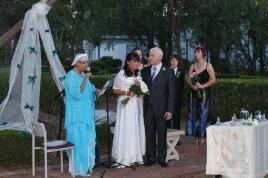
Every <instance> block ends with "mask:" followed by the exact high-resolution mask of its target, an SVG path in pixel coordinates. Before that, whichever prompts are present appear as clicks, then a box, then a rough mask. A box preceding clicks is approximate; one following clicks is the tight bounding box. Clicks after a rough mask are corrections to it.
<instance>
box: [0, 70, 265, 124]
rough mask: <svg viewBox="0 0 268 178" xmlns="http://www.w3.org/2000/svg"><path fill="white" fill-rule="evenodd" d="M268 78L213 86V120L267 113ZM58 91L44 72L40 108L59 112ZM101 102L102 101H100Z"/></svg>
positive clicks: (0, 95) (2, 78)
mask: <svg viewBox="0 0 268 178" xmlns="http://www.w3.org/2000/svg"><path fill="white" fill-rule="evenodd" d="M108 78H109V75H97V76H93V77H92V79H91V80H92V83H94V84H95V85H96V87H97V88H101V87H102V86H103V84H104V83H105V81H106V80H107V79H108ZM7 81H8V75H0V88H1V91H0V100H1V101H2V100H3V99H4V97H5V95H6V92H7V89H8V86H7V84H8V82H7ZM267 88H268V78H267V77H260V76H257V77H256V76H255V78H253V76H244V77H241V78H239V79H218V80H217V83H216V85H215V86H214V87H213V89H212V120H215V117H216V115H217V114H219V115H220V116H221V117H222V118H225V119H229V117H230V116H231V115H232V114H233V113H234V112H236V113H237V114H239V111H240V109H241V108H242V107H243V108H246V109H248V110H249V111H250V112H253V111H255V110H257V109H259V110H262V111H264V112H266V113H267V111H268V92H267ZM189 91H190V89H189V87H186V91H185V93H184V99H183V100H184V101H183V106H184V107H183V117H184V118H187V110H188V109H187V103H188V99H189ZM57 95H58V90H57V88H56V85H55V83H54V81H53V79H52V77H51V74H50V72H44V73H43V75H42V83H41V95H40V108H41V110H42V111H44V112H47V113H50V114H55V115H59V107H60V105H59V103H58V101H57V100H55V97H56V96H57ZM99 102H102V100H100V101H99ZM97 104H98V103H97Z"/></svg>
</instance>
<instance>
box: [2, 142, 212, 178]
mask: <svg viewBox="0 0 268 178" xmlns="http://www.w3.org/2000/svg"><path fill="white" fill-rule="evenodd" d="M181 142H182V145H180V146H177V150H178V152H179V153H180V160H179V161H170V162H169V167H168V168H162V167H160V166H159V165H158V164H155V165H153V166H150V167H145V166H137V167H135V168H136V170H135V171H133V170H131V169H128V168H123V169H122V168H115V169H111V170H107V171H106V173H105V175H104V178H212V176H206V175H205V166H206V147H205V146H194V145H192V144H191V139H190V138H188V137H183V138H182V140H181ZM67 170H68V168H67V165H65V168H64V171H65V173H64V174H61V173H60V168H59V166H58V165H56V166H50V169H49V171H48V173H49V178H70V176H69V175H68V174H67ZM103 170H104V169H103V168H101V167H99V168H96V169H95V170H94V174H93V176H92V178H100V177H101V174H102V173H103ZM8 173H9V174H8ZM0 177H1V178H31V177H32V175H31V169H30V168H28V169H23V170H16V171H12V172H11V171H8V170H6V171H2V172H1V173H0ZM42 177H43V168H38V169H37V175H36V178H42Z"/></svg>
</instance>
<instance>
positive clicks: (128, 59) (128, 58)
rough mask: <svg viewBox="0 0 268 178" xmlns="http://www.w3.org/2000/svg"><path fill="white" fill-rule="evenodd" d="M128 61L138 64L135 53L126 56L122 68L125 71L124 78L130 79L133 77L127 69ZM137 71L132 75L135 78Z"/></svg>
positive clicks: (137, 57)
mask: <svg viewBox="0 0 268 178" xmlns="http://www.w3.org/2000/svg"><path fill="white" fill-rule="evenodd" d="M128 61H138V62H140V58H139V56H138V55H137V54H136V53H135V52H131V53H129V54H128V55H127V57H126V60H125V64H124V66H123V70H124V71H125V76H126V77H131V76H132V75H133V72H132V71H131V70H130V69H129V67H128V64H127V62H128ZM138 72H139V69H137V70H135V72H134V75H135V77H137V76H138Z"/></svg>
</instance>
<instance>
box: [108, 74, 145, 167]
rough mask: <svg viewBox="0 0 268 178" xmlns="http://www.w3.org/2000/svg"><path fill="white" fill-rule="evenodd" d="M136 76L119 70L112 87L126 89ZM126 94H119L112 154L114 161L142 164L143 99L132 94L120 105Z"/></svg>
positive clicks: (143, 148) (125, 163)
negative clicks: (131, 96)
mask: <svg viewBox="0 0 268 178" xmlns="http://www.w3.org/2000/svg"><path fill="white" fill-rule="evenodd" d="M135 80H140V81H141V80H142V79H141V77H140V76H138V77H126V76H125V75H124V70H121V71H120V72H119V73H118V74H117V76H116V78H115V81H114V85H113V88H114V89H121V90H123V91H127V90H128V89H129V88H130V86H131V85H132V84H134V82H135ZM126 97H127V96H125V95H124V96H123V95H122V96H119V97H118V101H117V102H118V103H117V114H116V123H115V131H114V139H113V149H112V156H113V158H114V159H115V161H116V162H118V163H121V164H124V165H127V166H129V165H130V164H132V163H135V162H137V163H139V164H143V158H142V157H143V155H144V154H145V129H144V121H143V120H144V119H143V99H142V98H139V97H136V96H134V97H133V98H131V99H130V100H129V102H128V103H127V104H126V105H125V106H122V104H121V101H122V100H123V99H125V98H126Z"/></svg>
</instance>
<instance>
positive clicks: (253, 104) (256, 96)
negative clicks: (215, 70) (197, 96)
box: [212, 78, 268, 119]
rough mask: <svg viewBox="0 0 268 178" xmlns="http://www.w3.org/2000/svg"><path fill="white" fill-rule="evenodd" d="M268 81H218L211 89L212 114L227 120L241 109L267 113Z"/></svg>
mask: <svg viewBox="0 0 268 178" xmlns="http://www.w3.org/2000/svg"><path fill="white" fill-rule="evenodd" d="M267 88H268V79H261V78H259V79H218V80H217V83H216V85H215V86H214V87H213V89H212V114H213V115H214V118H215V115H216V114H217V113H220V116H222V117H223V118H225V119H229V118H230V116H231V115H232V114H233V113H234V112H235V113H237V114H239V111H240V109H241V108H246V109H247V110H249V111H250V112H254V111H256V110H261V111H263V112H265V113H267V111H268V92H267Z"/></svg>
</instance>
